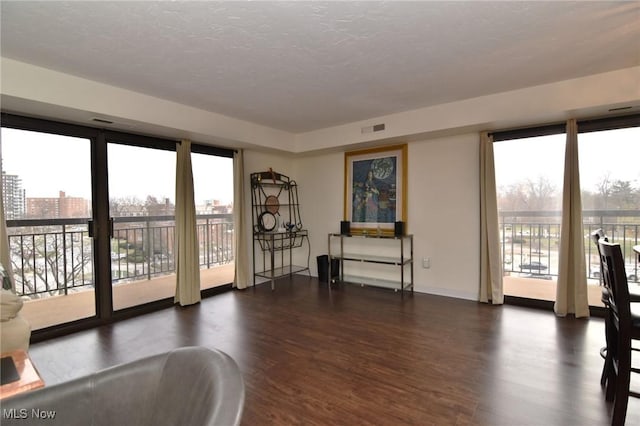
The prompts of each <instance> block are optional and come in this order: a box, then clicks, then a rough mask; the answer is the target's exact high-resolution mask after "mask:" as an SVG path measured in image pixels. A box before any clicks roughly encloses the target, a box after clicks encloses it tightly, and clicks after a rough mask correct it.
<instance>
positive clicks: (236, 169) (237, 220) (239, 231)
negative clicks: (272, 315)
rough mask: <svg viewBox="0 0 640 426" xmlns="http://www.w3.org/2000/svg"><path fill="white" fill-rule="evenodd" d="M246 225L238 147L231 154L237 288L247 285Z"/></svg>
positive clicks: (242, 156) (242, 173)
mask: <svg viewBox="0 0 640 426" xmlns="http://www.w3.org/2000/svg"><path fill="white" fill-rule="evenodd" d="M247 226H249V225H248V223H247V221H246V218H245V185H244V154H243V152H242V150H241V149H239V150H238V151H236V152H235V154H234V155H233V230H234V234H233V239H234V244H233V250H234V253H233V259H234V263H235V275H234V277H233V286H234V287H236V288H239V289H243V288H247V287H248V286H249V276H250V274H249V255H248V252H249V247H248V244H247Z"/></svg>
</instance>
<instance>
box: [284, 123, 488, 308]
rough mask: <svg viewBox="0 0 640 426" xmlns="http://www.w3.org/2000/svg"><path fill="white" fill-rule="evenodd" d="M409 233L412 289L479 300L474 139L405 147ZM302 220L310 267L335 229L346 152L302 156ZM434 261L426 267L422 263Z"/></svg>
mask: <svg viewBox="0 0 640 426" xmlns="http://www.w3.org/2000/svg"><path fill="white" fill-rule="evenodd" d="M408 148H409V149H408V154H409V155H408V158H409V164H408V188H407V189H408V204H409V206H408V220H407V225H408V228H407V231H408V233H411V234H413V235H414V256H415V258H416V263H415V265H414V268H415V269H414V272H415V279H414V282H415V290H416V291H418V292H425V293H433V294H440V295H446V296H453V297H459V298H465V299H472V300H477V298H478V286H479V265H480V253H479V246H480V242H479V234H480V224H479V209H480V207H479V206H480V205H479V190H478V174H479V165H478V163H479V161H478V155H479V151H478V135H477V134H476V133H471V134H465V135H460V136H452V137H446V138H439V139H433V140H424V141H417V142H411V143H409V145H408ZM295 172H296V175H295V176H294V179H295V180H296V181H297V182H298V184H299V191H300V202H301V215H302V219H303V221H304V224H305V227H307V228H308V229H309V236H310V240H311V270H312V274H313V275H317V271H316V264H315V263H316V261H315V259H316V256H317V255H319V254H326V253H327V235H328V234H329V233H330V232H339V230H340V221H341V220H342V218H343V204H344V153H343V152H339V153H331V154H325V155H316V156H310V157H304V158H299V159H297V160H296V165H295ZM423 257H430V258H431V268H430V269H423V268H422V262H421V259H422V258H423Z"/></svg>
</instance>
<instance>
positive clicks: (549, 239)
mask: <svg viewBox="0 0 640 426" xmlns="http://www.w3.org/2000/svg"><path fill="white" fill-rule="evenodd" d="M499 217H500V244H501V250H502V257H503V268H504V272H505V273H509V274H512V273H515V274H519V275H521V276H525V277H532V278H541V279H552V278H553V277H557V275H558V253H559V249H560V222H561V220H560V218H561V212H559V211H501V212H499ZM582 218H583V230H584V251H585V258H586V265H587V277H588V278H591V279H594V280H598V279H599V277H600V260H599V259H598V249H597V247H596V246H595V244H594V243H593V242H592V241H591V237H590V235H591V233H592V232H593V231H595V230H596V229H598V228H602V229H603V230H604V232H605V234H606V235H607V237H608V238H609V241H611V242H615V243H620V245H621V248H622V252H623V255H624V258H625V268H626V271H627V278H628V280H629V281H631V282H639V275H640V263H639V262H638V258H637V256H636V255H635V254H634V252H633V250H632V247H633V246H634V245H637V244H640V211H638V210H622V211H621V210H587V211H583V213H582Z"/></svg>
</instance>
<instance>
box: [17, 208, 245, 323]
mask: <svg viewBox="0 0 640 426" xmlns="http://www.w3.org/2000/svg"><path fill="white" fill-rule="evenodd" d="M7 228H8V233H9V245H10V250H11V261H12V266H13V273H14V279H15V284H16V292H17V293H18V294H19V295H21V296H23V298H24V299H25V305H24V308H23V311H22V312H23V315H24V316H25V317H26V318H27V319H28V320H29V321H30V322H31V325H32V328H33V329H39V328H43V327H47V326H50V325H54V324H58V323H63V322H68V321H73V320H76V319H81V318H86V317H90V316H93V315H95V303H94V300H95V291H94V290H95V282H94V271H93V244H92V242H93V241H92V239H91V237H90V236H89V220H88V219H36V220H10V221H7ZM197 232H198V242H199V247H200V250H199V253H200V256H199V257H200V259H199V263H200V267H201V288H202V289H206V288H212V287H216V286H219V285H223V284H228V283H230V282H231V281H233V274H234V264H233V252H234V250H233V238H234V231H233V222H232V216H231V215H229V214H211V215H199V216H197ZM174 235H175V224H174V222H173V217H171V216H141V217H118V218H114V224H113V233H112V239H111V254H110V256H111V277H112V284H113V303H114V309H116V310H117V309H123V308H127V307H130V306H135V305H139V304H143V303H147V302H150V301H154V300H159V299H163V298H167V297H173V295H174V294H175V257H174Z"/></svg>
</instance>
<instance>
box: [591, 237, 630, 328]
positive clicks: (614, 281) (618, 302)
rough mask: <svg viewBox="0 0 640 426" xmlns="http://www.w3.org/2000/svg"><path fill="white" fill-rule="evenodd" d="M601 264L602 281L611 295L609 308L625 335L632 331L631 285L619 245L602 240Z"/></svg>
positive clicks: (600, 242)
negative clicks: (628, 281)
mask: <svg viewBox="0 0 640 426" xmlns="http://www.w3.org/2000/svg"><path fill="white" fill-rule="evenodd" d="M598 246H599V249H600V263H601V264H602V271H601V275H602V279H603V283H604V286H605V288H606V289H607V291H608V293H609V306H610V307H611V309H612V311H613V314H614V319H615V322H616V328H618V329H619V330H620V332H621V334H622V333H623V329H624V331H626V332H628V333H630V330H631V303H630V298H629V285H628V283H627V274H626V271H625V268H624V256H623V255H622V249H621V248H620V244H618V243H610V242H608V241H603V240H600V241H599V242H598Z"/></svg>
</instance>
